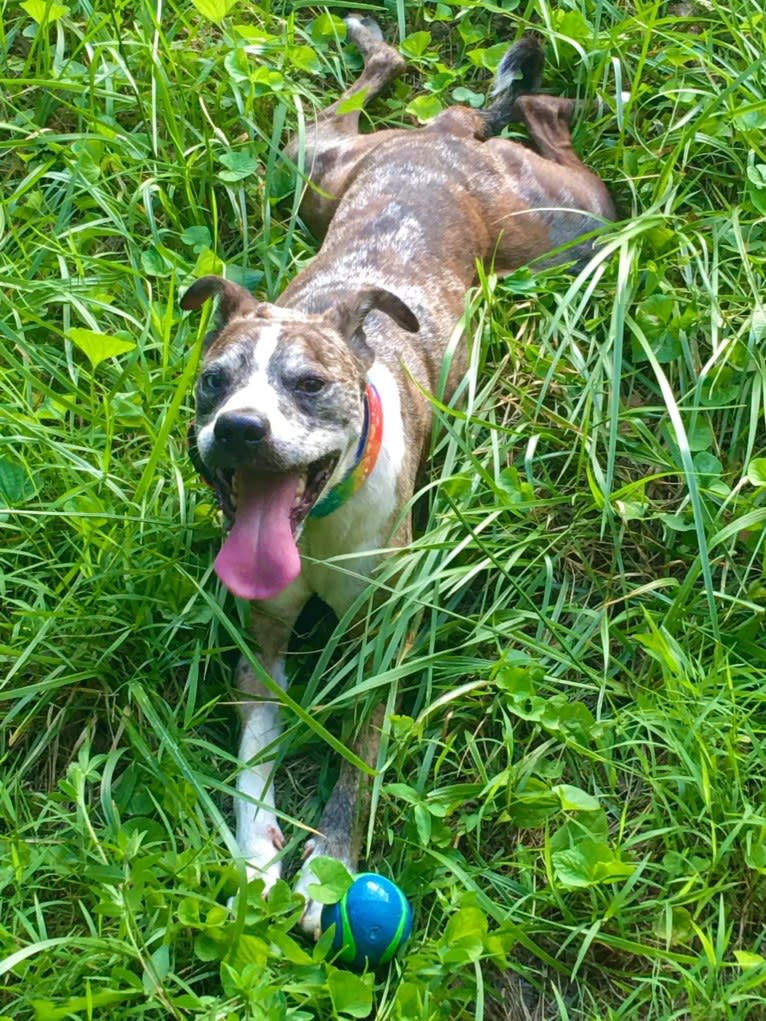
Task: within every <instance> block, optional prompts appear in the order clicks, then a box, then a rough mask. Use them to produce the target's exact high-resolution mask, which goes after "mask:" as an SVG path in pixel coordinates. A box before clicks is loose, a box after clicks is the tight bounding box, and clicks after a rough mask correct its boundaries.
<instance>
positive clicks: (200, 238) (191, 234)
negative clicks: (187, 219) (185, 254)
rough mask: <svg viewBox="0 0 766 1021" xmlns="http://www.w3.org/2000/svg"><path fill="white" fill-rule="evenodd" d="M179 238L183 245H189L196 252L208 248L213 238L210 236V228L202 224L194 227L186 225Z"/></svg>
mask: <svg viewBox="0 0 766 1021" xmlns="http://www.w3.org/2000/svg"><path fill="white" fill-rule="evenodd" d="M181 240H182V241H183V243H184V244H185V245H189V247H190V248H191V249H192V251H194V252H195V253H197V252H200V251H201V250H202V249H203V248H210V245H211V243H212V240H213V239H212V237H211V236H210V229H209V228H208V227H206V226H205V225H204V224H199V225H196V226H194V227H187V228H186V230H185V231H184V232H183V234H182V235H181Z"/></svg>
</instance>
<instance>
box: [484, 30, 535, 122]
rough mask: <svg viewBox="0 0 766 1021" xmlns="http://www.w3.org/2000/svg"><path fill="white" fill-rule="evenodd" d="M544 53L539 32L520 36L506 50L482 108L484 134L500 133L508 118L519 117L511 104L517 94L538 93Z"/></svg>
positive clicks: (513, 102)
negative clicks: (486, 104) (487, 98)
mask: <svg viewBox="0 0 766 1021" xmlns="http://www.w3.org/2000/svg"><path fill="white" fill-rule="evenodd" d="M544 63H545V55H544V53H543V47H542V42H541V40H540V37H539V36H538V35H535V34H534V33H531V32H530V33H529V34H528V35H525V36H522V37H521V39H519V41H518V42H516V43H514V44H513V46H511V48H510V49H509V50H508V52H507V53H506V54H505V56H504V57H503V59H502V60H501V61H500V66H499V67H498V69H497V75H496V76H495V84H494V87H493V89H492V92H491V93H490V97H491V99H492V102H491V103H490V105H489V106H488V107H487V109H486V110H484V111H483V117H484V137H485V138H491V137H492V136H493V135H499V134H500V132H501V131H502V130H503V128H504V127H505V126H506V125H507V124H510V123H511V121H514V120H517V119H518V114H517V113H516V111H515V109H514V107H515V105H516V100H517V99H518V97H519V96H523V95H525V94H526V93H528V92H537V90H538V89H539V88H540V83H541V82H542V79H543V64H544Z"/></svg>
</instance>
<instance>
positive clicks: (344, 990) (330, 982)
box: [327, 968, 372, 1017]
mask: <svg viewBox="0 0 766 1021" xmlns="http://www.w3.org/2000/svg"><path fill="white" fill-rule="evenodd" d="M327 988H328V989H329V990H330V999H331V1000H332V1005H333V1007H334V1008H335V1012H336V1014H347V1015H348V1016H349V1017H367V1016H368V1015H369V1013H370V1011H371V1010H372V975H369V976H365V977H364V978H362V977H361V976H359V975H354V974H352V973H351V972H350V971H341V970H340V969H339V968H333V969H332V971H331V972H330V974H329V975H328V976H327Z"/></svg>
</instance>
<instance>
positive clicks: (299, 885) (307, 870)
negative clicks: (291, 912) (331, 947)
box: [293, 837, 352, 940]
mask: <svg viewBox="0 0 766 1021" xmlns="http://www.w3.org/2000/svg"><path fill="white" fill-rule="evenodd" d="M327 853H328V849H327V846H326V843H325V841H324V840H323V839H321V838H319V839H318V838H316V837H311V838H310V839H309V840H307V841H306V843H305V845H304V848H303V865H302V866H301V870H300V872H299V873H298V878H297V879H296V881H295V885H294V887H293V889H294V890H295V892H296V893H300V894H302V895H303V898H304V900H305V902H306V905H305V907H304V909H303V914H302V915H301V920H300V923H299V924H300V927H301V929H303V931H304V932H305V933H306V935H307V936H310V937H311V938H312V939H314V940H317V939H319V937H320V936H321V935H322V905H321V904H320V903H319V902H318V901H315V900H314V899H313V898H312V897H311V895H310V894H309V887H310V886H311V885H312V884H314V883H318V882H319V877H318V876H317V875H316V873H315V872H314V870H313V868H312V867H311V863H312V861H313V860H314V859H315V858H320V857H324V856H326V855H327ZM331 857H333V858H335V857H336V855H331ZM338 860H339V861H341V862H342V864H343V865H345V866H346V868H347V869H348V870H349V872H350V871H352V869H351V863H350V862H348V861H345V860H344V859H342V858H338Z"/></svg>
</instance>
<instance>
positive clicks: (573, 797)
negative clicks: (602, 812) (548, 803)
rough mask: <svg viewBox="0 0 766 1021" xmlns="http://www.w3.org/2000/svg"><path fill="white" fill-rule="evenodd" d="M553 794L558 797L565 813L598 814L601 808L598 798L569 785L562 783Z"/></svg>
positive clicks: (555, 788) (554, 789)
mask: <svg viewBox="0 0 766 1021" xmlns="http://www.w3.org/2000/svg"><path fill="white" fill-rule="evenodd" d="M551 793H552V794H555V795H556V796H557V797H558V799H559V801H560V802H561V807H562V809H563V810H564V811H565V812H597V811H598V810H599V808H600V807H601V805H600V804H599V800H598V798H594V797H593V795H592V794H588V792H587V791H584V790H581V788H579V787H572V786H571V784H568V783H560V784H559V785H558V786H557V787H554V788H553V790H552V791H551Z"/></svg>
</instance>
